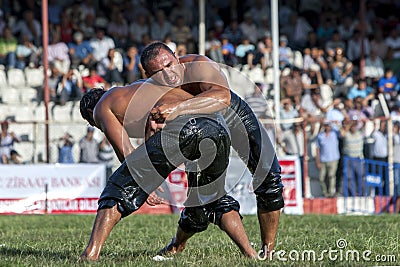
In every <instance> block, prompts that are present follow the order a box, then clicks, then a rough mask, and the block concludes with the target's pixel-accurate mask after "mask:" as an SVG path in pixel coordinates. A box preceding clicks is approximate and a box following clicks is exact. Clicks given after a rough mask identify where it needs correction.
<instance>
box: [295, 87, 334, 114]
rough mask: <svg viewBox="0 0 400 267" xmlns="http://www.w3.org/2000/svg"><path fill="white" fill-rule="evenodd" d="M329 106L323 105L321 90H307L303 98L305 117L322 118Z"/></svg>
mask: <svg viewBox="0 0 400 267" xmlns="http://www.w3.org/2000/svg"><path fill="white" fill-rule="evenodd" d="M327 110H328V107H324V106H323V102H322V99H321V95H320V94H319V90H312V91H311V93H310V92H306V93H305V94H304V95H303V96H302V98H301V113H302V115H303V117H305V118H309V119H313V120H315V119H321V118H322V117H323V115H324V113H325V112H326V111H327Z"/></svg>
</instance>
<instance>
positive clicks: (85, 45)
mask: <svg viewBox="0 0 400 267" xmlns="http://www.w3.org/2000/svg"><path fill="white" fill-rule="evenodd" d="M68 48H69V56H70V58H71V61H72V63H71V67H72V68H74V69H75V68H78V66H79V65H81V64H82V65H84V66H86V67H89V66H90V65H92V64H94V63H95V60H94V57H93V48H92V47H91V46H90V43H89V41H86V40H84V39H83V34H82V33H81V32H75V33H74V36H73V41H72V42H70V43H68Z"/></svg>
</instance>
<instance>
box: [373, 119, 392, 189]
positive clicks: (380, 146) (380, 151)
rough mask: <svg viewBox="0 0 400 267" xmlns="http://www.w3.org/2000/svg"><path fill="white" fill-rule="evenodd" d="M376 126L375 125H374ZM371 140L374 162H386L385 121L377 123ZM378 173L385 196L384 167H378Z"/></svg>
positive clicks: (385, 172) (385, 176) (385, 174)
mask: <svg viewBox="0 0 400 267" xmlns="http://www.w3.org/2000/svg"><path fill="white" fill-rule="evenodd" d="M374 126H376V125H374ZM372 138H373V139H374V145H373V148H372V156H373V159H374V160H377V161H381V162H385V163H387V162H388V136H387V126H386V121H384V120H381V121H380V122H379V129H374V131H373V132H372ZM379 169H380V170H379ZM378 171H382V172H381V174H382V185H383V194H386V191H387V189H388V185H387V184H386V178H387V171H386V167H385V166H383V167H382V169H381V167H378Z"/></svg>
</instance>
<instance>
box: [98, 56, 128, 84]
mask: <svg viewBox="0 0 400 267" xmlns="http://www.w3.org/2000/svg"><path fill="white" fill-rule="evenodd" d="M122 71H123V59H122V55H121V53H120V52H118V51H116V50H115V49H114V48H111V49H110V50H108V55H107V57H105V58H103V59H102V60H100V61H99V62H98V63H97V74H98V75H100V76H101V77H103V78H104V80H106V81H107V83H109V84H118V85H123V84H124V79H123V78H122Z"/></svg>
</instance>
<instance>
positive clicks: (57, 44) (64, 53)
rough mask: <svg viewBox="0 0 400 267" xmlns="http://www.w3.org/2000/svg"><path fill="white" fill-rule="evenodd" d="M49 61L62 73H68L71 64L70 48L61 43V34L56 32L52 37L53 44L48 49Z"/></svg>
mask: <svg viewBox="0 0 400 267" xmlns="http://www.w3.org/2000/svg"><path fill="white" fill-rule="evenodd" d="M47 59H48V61H49V63H53V64H54V65H56V66H57V68H58V69H59V70H60V71H61V72H62V73H64V74H65V73H67V72H68V70H69V67H70V65H71V62H70V60H69V53H68V46H67V44H66V43H64V42H61V41H60V34H59V33H58V32H57V31H55V32H53V33H52V35H51V43H50V44H49V46H48V48H47Z"/></svg>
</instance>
